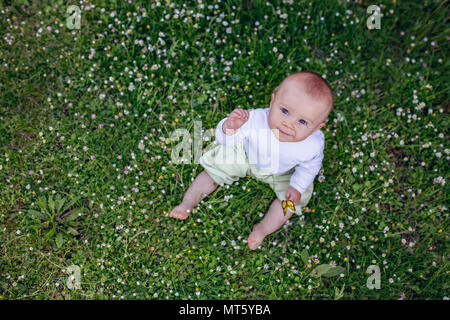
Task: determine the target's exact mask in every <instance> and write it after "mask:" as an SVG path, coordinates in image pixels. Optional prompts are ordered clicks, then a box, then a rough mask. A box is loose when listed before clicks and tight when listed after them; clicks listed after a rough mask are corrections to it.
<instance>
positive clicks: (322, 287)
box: [0, 0, 450, 300]
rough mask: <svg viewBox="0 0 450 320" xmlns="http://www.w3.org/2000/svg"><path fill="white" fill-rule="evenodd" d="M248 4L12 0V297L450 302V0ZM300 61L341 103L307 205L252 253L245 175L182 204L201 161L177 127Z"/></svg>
mask: <svg viewBox="0 0 450 320" xmlns="http://www.w3.org/2000/svg"><path fill="white" fill-rule="evenodd" d="M244 2H245V3H247V1H244ZM70 4H73V5H75V6H76V7H75V11H70V10H69V12H68V8H69V5H70ZM370 4H372V3H370ZM242 6H243V5H242V3H241V1H239V0H234V1H232V0H222V1H219V0H217V1H201V0H198V1H180V0H175V1H134V0H133V1H132V0H128V1H109V0H108V1H106V0H104V1H68V3H66V1H62V0H57V1H49V0H46V1H28V0H21V1H0V35H1V36H0V299H192V300H194V299H394V300H396V299H405V300H406V299H408V300H409V299H438V300H442V299H448V295H449V284H448V279H449V277H448V273H449V263H448V255H449V248H448V244H449V242H448V231H449V229H448V226H449V220H448V201H449V190H448V185H447V181H448V180H449V159H450V154H449V153H450V149H449V148H450V146H449V135H448V127H449V121H448V111H449V100H448V85H446V83H447V84H448V82H449V73H448V70H449V65H448V59H447V55H446V52H447V53H448V52H449V43H448V42H449V41H448V40H449V35H448V32H447V31H445V30H448V29H447V28H446V26H447V25H446V19H447V17H448V9H447V7H446V6H445V2H444V1H395V0H389V1H383V4H381V3H380V4H379V8H380V10H381V14H382V15H381V17H380V28H378V29H377V28H368V23H367V20H368V19H369V17H370V16H371V13H368V12H367V8H368V6H369V4H368V3H366V2H365V1H331V0H328V1H294V0H291V1H286V0H284V1H281V0H278V1H258V0H254V1H252V2H250V3H247V4H246V5H245V4H244V7H245V6H247V7H246V8H243V7H242ZM77 10H78V11H77ZM77 12H79V14H80V16H79V19H78V18H77V17H76V13H77ZM77 21H79V25H77V23H76V22H77ZM369 22H370V21H369ZM369 24H370V23H369ZM305 70H312V71H315V72H317V73H319V74H321V75H322V76H323V77H325V78H326V80H327V81H328V82H329V84H330V85H331V87H332V89H333V91H334V94H335V105H334V109H333V111H332V112H331V114H330V117H329V120H328V123H327V125H326V126H325V127H324V128H323V129H322V132H323V133H324V134H325V140H326V145H325V158H324V160H323V168H322V171H321V173H320V175H318V176H317V178H316V180H315V182H314V195H313V197H312V199H311V201H310V202H309V204H308V206H307V207H305V208H304V210H303V214H302V215H294V216H293V217H292V218H291V219H290V220H289V222H288V224H286V225H285V226H284V227H283V228H281V229H280V230H279V231H277V232H275V233H273V234H271V235H270V236H268V237H267V238H266V239H265V240H264V242H263V243H262V246H261V248H260V249H259V250H256V251H251V250H249V249H248V247H247V243H246V239H247V237H248V235H249V233H250V232H251V230H252V227H253V225H254V224H255V223H257V222H258V221H260V220H261V218H262V216H263V215H264V213H265V212H266V211H267V210H268V208H269V206H270V204H271V202H272V200H273V199H274V193H273V192H272V191H271V189H270V187H269V186H268V185H264V184H262V183H260V182H258V181H256V180H254V179H251V178H245V179H241V180H240V181H239V182H238V183H235V184H233V185H231V186H226V187H221V188H218V189H217V190H216V191H215V192H214V193H212V194H211V195H210V196H208V197H207V198H205V199H204V200H203V201H202V202H201V203H200V204H199V206H198V207H197V208H196V209H195V212H194V213H193V215H192V216H191V217H189V218H188V219H187V220H185V221H180V220H175V219H172V218H170V217H169V216H168V213H169V212H170V210H171V209H172V208H173V207H174V206H175V205H177V204H178V203H179V202H180V201H181V199H182V197H183V194H184V192H185V191H186V189H187V188H188V186H189V184H190V182H191V181H192V180H193V179H194V178H195V176H196V175H197V174H198V173H200V172H201V170H202V168H201V166H200V165H198V164H197V163H196V161H195V157H196V156H197V155H198V152H196V153H195V152H194V153H193V154H192V157H191V159H190V161H188V162H189V163H174V161H172V151H174V150H177V148H178V147H177V146H179V144H180V143H181V142H182V139H183V137H182V136H181V137H177V136H174V135H173V133H174V132H183V133H184V138H185V139H187V138H189V137H191V138H194V135H200V134H203V137H204V139H202V140H203V146H202V147H203V148H206V147H207V146H208V144H209V143H210V142H211V141H212V139H210V140H209V141H208V139H207V137H208V134H207V133H208V132H209V129H211V128H215V126H216V125H217V123H218V122H219V121H220V120H221V119H223V118H224V117H226V115H227V114H228V113H229V112H231V111H232V110H233V109H234V108H236V107H237V106H240V107H242V108H244V109H252V108H265V107H267V106H268V104H269V101H270V94H271V92H272V90H273V89H274V88H275V87H276V86H278V85H279V83H280V82H281V81H282V79H284V78H285V77H286V76H287V75H289V74H290V73H293V72H297V71H305ZM178 129H179V130H178ZM176 130H178V131H176ZM202 130H203V131H202ZM185 141H188V140H185ZM192 148H193V149H195V148H194V146H192ZM186 156H187V154H186ZM371 270H375V273H372V272H374V271H371ZM374 279H375V280H376V279H379V280H380V282H379V285H378V284H377V282H376V281H375V280H374Z"/></svg>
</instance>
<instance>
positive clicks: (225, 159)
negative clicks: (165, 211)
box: [170, 72, 334, 250]
mask: <svg viewBox="0 0 450 320" xmlns="http://www.w3.org/2000/svg"><path fill="white" fill-rule="evenodd" d="M333 103H334V98H333V92H332V90H331V88H330V86H329V85H328V83H327V82H326V81H325V80H324V79H323V78H322V77H321V76H320V75H318V74H317V73H314V72H299V73H295V74H292V75H290V76H288V77H287V78H286V79H284V80H283V82H282V83H281V84H280V85H279V86H278V87H277V88H276V89H275V90H274V91H273V93H272V99H271V101H270V108H266V109H253V110H251V111H247V110H243V109H234V110H233V111H232V112H231V113H230V114H229V116H228V118H225V119H223V120H222V121H220V122H219V124H218V125H217V128H216V142H215V145H214V146H213V148H211V149H210V150H209V151H208V152H206V153H205V154H204V155H203V156H202V157H201V158H200V164H201V165H202V166H203V168H204V169H205V170H204V171H203V172H201V173H200V174H199V175H198V176H197V178H196V179H195V180H194V181H193V182H192V184H191V186H190V187H189V188H188V190H187V191H186V194H185V195H184V198H183V201H182V202H181V204H179V205H178V206H176V207H175V208H174V209H173V210H172V211H171V212H170V217H173V218H177V219H182V220H184V219H186V218H187V217H188V216H189V215H190V212H191V210H192V209H193V208H194V207H195V206H196V205H197V204H198V203H199V202H200V201H201V200H202V199H203V198H204V197H205V196H207V195H208V194H210V193H211V192H213V191H214V190H215V189H216V188H217V186H218V185H224V184H231V183H233V182H234V181H237V180H238V179H239V178H241V177H245V176H247V175H250V176H252V177H254V178H256V179H258V180H259V181H262V182H265V183H268V184H269V185H270V186H271V187H272V190H273V191H274V192H275V194H276V196H277V198H276V199H275V200H274V201H273V202H272V204H271V206H270V208H269V211H268V212H267V213H266V215H265V216H264V218H263V219H262V221H261V222H259V223H258V224H256V225H255V226H254V227H253V230H252V232H251V233H250V235H249V237H248V239H247V244H248V247H249V248H250V249H251V250H255V249H256V248H258V247H259V246H260V244H261V243H262V241H263V240H264V238H265V237H266V236H267V235H269V234H271V233H272V232H274V231H276V230H278V229H279V228H280V227H281V226H282V225H283V224H284V223H285V222H286V221H287V220H288V219H289V218H290V217H291V216H292V214H293V212H294V211H295V212H296V213H297V214H300V213H301V208H302V207H304V206H306V204H307V203H308V201H309V200H310V198H311V195H312V191H313V182H314V179H315V177H316V175H317V174H318V172H319V170H320V168H321V166H322V159H323V150H324V146H325V137H324V135H323V133H322V132H321V131H320V130H319V129H321V128H322V127H323V126H325V123H326V120H327V118H328V114H329V113H330V111H331V109H332V107H333ZM217 142H218V143H217ZM288 200H290V201H289V202H288ZM285 201H286V202H285ZM286 203H289V204H290V206H289V207H290V209H289V208H288V207H287V206H286ZM292 204H294V205H295V208H294V206H293V205H292Z"/></svg>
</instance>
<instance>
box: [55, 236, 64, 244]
mask: <svg viewBox="0 0 450 320" xmlns="http://www.w3.org/2000/svg"><path fill="white" fill-rule="evenodd" d="M55 241H56V246H57V247H58V248H61V247H62V245H63V243H64V239H63V235H62V233H61V232H60V233H58V234H57V235H56V239H55Z"/></svg>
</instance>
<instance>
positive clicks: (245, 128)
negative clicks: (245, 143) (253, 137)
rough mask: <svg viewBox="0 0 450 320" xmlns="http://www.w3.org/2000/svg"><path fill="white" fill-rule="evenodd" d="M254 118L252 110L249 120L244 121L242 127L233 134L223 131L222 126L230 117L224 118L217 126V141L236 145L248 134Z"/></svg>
mask: <svg viewBox="0 0 450 320" xmlns="http://www.w3.org/2000/svg"><path fill="white" fill-rule="evenodd" d="M253 118H254V117H252V112H251V111H250V115H249V118H248V120H247V122H246V123H244V124H243V125H242V127H240V128H239V129H237V130H236V132H235V133H234V134H232V135H226V134H225V133H223V130H222V126H223V123H224V122H225V121H226V120H227V119H228V118H225V119H222V120H221V121H220V122H219V124H218V125H217V127H216V141H218V142H219V143H221V144H223V145H224V146H228V147H229V146H234V145H235V144H237V143H238V142H240V141H242V140H243V139H244V138H245V137H247V136H248V134H249V132H250V130H249V129H250V127H251V122H252V121H253Z"/></svg>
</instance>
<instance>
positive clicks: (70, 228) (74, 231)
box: [67, 227, 79, 236]
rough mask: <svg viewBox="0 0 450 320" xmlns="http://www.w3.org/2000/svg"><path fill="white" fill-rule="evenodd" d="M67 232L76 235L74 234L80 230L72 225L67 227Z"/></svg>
mask: <svg viewBox="0 0 450 320" xmlns="http://www.w3.org/2000/svg"><path fill="white" fill-rule="evenodd" d="M67 232H68V233H70V234H72V235H74V236H76V235H78V234H79V232H78V231H77V230H75V229H74V228H72V227H67Z"/></svg>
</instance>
